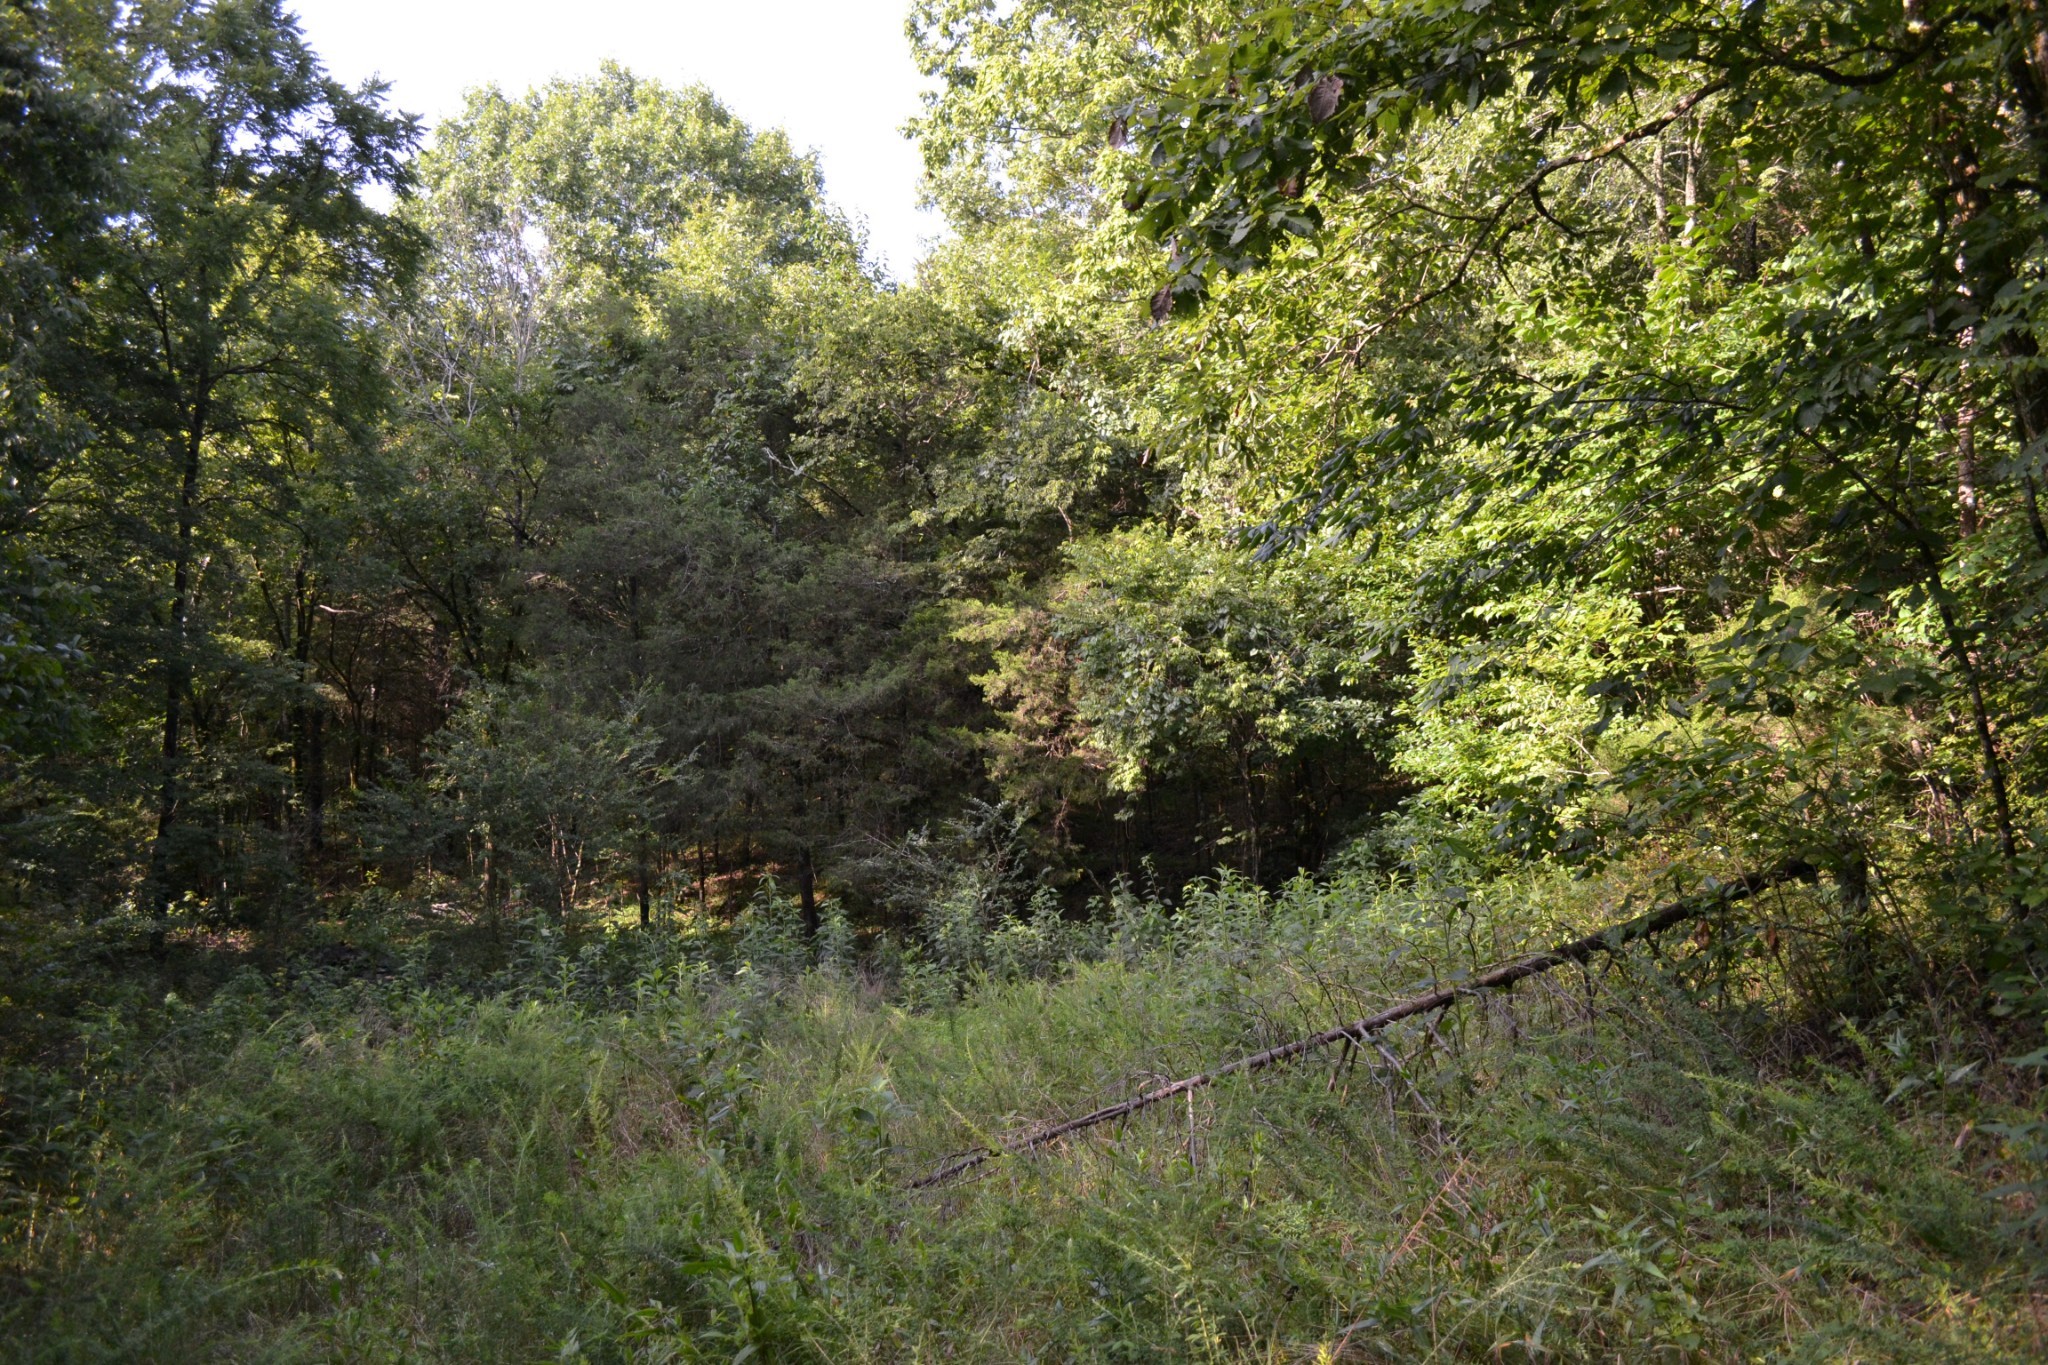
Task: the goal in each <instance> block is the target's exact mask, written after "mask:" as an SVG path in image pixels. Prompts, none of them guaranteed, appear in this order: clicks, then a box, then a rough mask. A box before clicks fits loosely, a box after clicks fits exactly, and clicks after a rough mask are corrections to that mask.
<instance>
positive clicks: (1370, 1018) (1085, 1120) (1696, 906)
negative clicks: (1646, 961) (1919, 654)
mask: <svg viewBox="0 0 2048 1365" xmlns="http://www.w3.org/2000/svg"><path fill="white" fill-rule="evenodd" d="M1814 878H1815V872H1814V869H1813V868H1812V867H1811V866H1809V865H1808V864H1806V863H1803V862H1799V861H1797V860H1794V861H1792V862H1788V863H1786V864H1784V865H1783V866H1781V867H1778V868H1776V869H1774V870H1772V871H1769V872H1753V873H1750V874H1748V875H1747V876H1744V877H1740V878H1737V879H1736V880H1735V881H1732V882H1726V883H1723V884H1722V885H1720V886H1718V887H1716V888H1715V889H1714V890H1713V891H1710V892H1708V893H1707V894H1705V895H1701V896H1691V897H1688V898H1686V899H1685V900H1680V901H1673V902H1672V903H1671V904H1669V905H1665V906H1660V907H1658V908H1657V909H1655V910H1652V911H1650V912H1649V913H1647V914H1644V915H1638V916H1637V917H1636V918H1634V919H1632V920H1625V921H1623V922H1622V923H1620V924H1615V925H1610V926H1608V927H1607V928H1605V929H1603V930H1601V931H1600V932H1599V933H1597V934H1588V935H1587V936H1586V937H1584V938H1580V939H1574V940H1572V941H1571V942H1569V943H1561V944H1559V945H1558V946H1557V947H1555V948H1552V949H1550V950H1549V951H1548V952H1542V953H1533V954H1531V955H1529V956H1527V957H1522V958H1517V959H1515V960H1514V961H1513V962H1507V963H1503V964H1502V965H1500V966H1498V967H1491V968H1488V969H1487V970H1486V971H1483V972H1480V973H1478V974H1476V975H1474V976H1470V977H1467V978H1466V979H1465V980H1463V981H1460V982H1457V983H1455V984H1453V985H1449V986H1442V987H1439V988H1438V989H1436V990H1433V991H1429V992H1427V993H1426V994H1423V995H1414V996H1410V997H1408V998H1407V999H1406V1000H1402V1001H1399V1002H1397V1003H1395V1004H1392V1005H1389V1006H1387V1007H1386V1008H1385V1009H1383V1010H1381V1011H1379V1012H1378V1013H1377V1014H1368V1015H1367V1016H1365V1018H1363V1019H1357V1020H1353V1021H1352V1022H1351V1023H1348V1024H1345V1025H1342V1026H1341V1027H1338V1028H1333V1029H1326V1030H1324V1031H1323V1032H1321V1033H1317V1034H1312V1035H1310V1036H1309V1037H1307V1038H1297V1039H1295V1040H1294V1041H1293V1042H1291V1043H1282V1044H1281V1045H1280V1046H1279V1047H1271V1048H1267V1049H1266V1050H1265V1051H1264V1052H1254V1053H1253V1054H1251V1055H1250V1056H1249V1057H1240V1058H1238V1059H1237V1060H1236V1061H1234V1062H1226V1063H1225V1064H1224V1065H1222V1066H1219V1067H1217V1068H1216V1069H1215V1070H1214V1071H1204V1072H1202V1073H1200V1074H1199V1075H1194V1076H1189V1077H1187V1078H1186V1079H1185V1080H1178V1081H1175V1082H1173V1083H1172V1084H1171V1085H1162V1086H1160V1087H1159V1088H1158V1089H1156V1090H1148V1091H1146V1092H1145V1093H1144V1094H1142V1095H1136V1096H1133V1097H1132V1098H1130V1099H1127V1100H1124V1101H1123V1102H1122V1103H1120V1104H1112V1105H1107V1106H1105V1107H1103V1108H1101V1109H1097V1110H1095V1111H1094V1112H1093V1113H1088V1114H1083V1115H1081V1117H1079V1118H1075V1119H1068V1120H1067V1121H1066V1122H1064V1123H1056V1124H1054V1125H1052V1126H1051V1127H1049V1128H1041V1129H1039V1130H1038V1131H1036V1132H1033V1133H1026V1134H1024V1135H1023V1136H1021V1137H1018V1138H1014V1139H1011V1140H1009V1141H1006V1142H1002V1143H1000V1144H999V1145H997V1146H994V1147H982V1148H980V1149H978V1150H976V1151H972V1152H967V1153H965V1154H963V1155H961V1156H959V1157H957V1158H956V1159H954V1160H953V1161H950V1162H948V1163H947V1164H946V1165H944V1166H941V1167H940V1168H939V1169H938V1170H936V1171H933V1172H932V1173H931V1174H930V1175H926V1176H921V1177H919V1178H918V1179H916V1180H913V1181H911V1182H910V1188H911V1189H913V1190H924V1189H930V1188H931V1187H932V1186H934V1185H943V1184H945V1183H946V1182H947V1181H949V1180H951V1179H953V1178H954V1177H955V1176H959V1175H964V1174H966V1173H967V1172H968V1171H971V1170H973V1169H975V1168H976V1167H977V1166H981V1165H983V1164H985V1163H987V1162H989V1161H992V1160H994V1159H995V1158H996V1157H999V1156H1014V1155H1017V1154H1019V1153H1022V1152H1028V1151H1032V1150H1033V1149H1035V1148H1038V1147H1042V1146H1044V1145H1045V1144H1046V1143H1048V1142H1052V1141H1054V1140H1055V1139H1058V1138H1063V1137H1065V1136H1066V1135H1067V1134H1069V1133H1078V1132H1080V1131H1081V1130H1082V1129H1084V1128H1093V1127H1095V1126H1096V1125H1097V1124H1103V1123H1109V1122H1112V1121H1114V1120H1116V1119H1120V1118H1124V1117H1126V1116H1128V1115H1131V1114H1135V1113H1137V1112H1138V1111H1139V1110H1140V1109H1148V1108H1150V1107H1151V1106H1153V1105H1155V1104H1158V1103H1159V1102H1161V1101H1162V1100H1170V1099H1172V1098H1173V1097H1174V1096H1176V1095H1185V1094H1187V1093H1188V1092H1189V1091H1191V1090H1199V1089H1201V1088H1202V1087H1203V1086H1205V1085H1213V1084H1215V1083H1216V1082H1217V1081H1219V1080H1222V1079H1223V1078H1224V1077H1225V1076H1234V1075H1236V1074H1237V1073H1239V1072H1241V1071H1262V1070H1264V1069H1265V1068H1266V1067H1269V1066H1272V1065H1274V1064H1275V1063H1276V1062H1284V1061H1287V1060H1289V1059H1290V1058H1294V1057H1299V1056H1301V1055H1302V1054H1303V1053H1305V1052H1313V1051H1315V1050H1316V1049H1318V1048H1324V1047H1328V1046H1329V1045H1330V1044H1332V1043H1341V1042H1345V1041H1350V1042H1353V1043H1364V1042H1365V1041H1366V1040H1367V1039H1369V1038H1370V1037H1372V1035H1374V1034H1376V1033H1378V1032H1380V1031H1381V1030H1382V1029H1384V1028H1386V1027H1387V1025H1389V1024H1394V1023H1399V1022H1400V1021H1401V1020H1403V1019H1411V1018H1413V1017H1415V1016H1416V1015H1418V1014H1430V1013H1433V1012H1435V1011H1437V1010H1442V1009H1448V1008H1449V1007H1450V1006H1452V1005H1454V1004H1456V1003H1457V1002H1458V1000H1459V998H1460V997H1462V996H1467V995H1475V994H1477V993H1479V992H1481V991H1496V990H1501V989H1503V988H1505V987H1508V986H1512V985H1514V984H1515V983H1516V982H1517V981H1522V980H1525V979H1527V978H1528V977H1532V976H1536V975H1538V974H1540V973H1543V972H1547V971H1550V970H1552V969H1553V968H1556V967H1562V966H1563V965H1564V964H1565V963H1567V962H1584V961H1586V960H1587V959H1588V958H1590V957H1592V956H1593V954H1595V953H1614V952H1619V951H1621V950H1622V949H1623V948H1625V947H1627V946H1628V945H1629V944H1631V943H1634V942H1636V941H1638V940H1640V939H1644V938H1648V937H1649V936H1651V935H1652V934H1659V933H1662V932H1663V931H1664V930H1666V929H1669V928H1671V927H1672V926H1673V925H1675V924H1683V923H1685V922H1686V921H1687V920H1691V919H1697V918H1698V917H1699V916H1701V915H1703V914H1705V913H1707V912H1708V911H1710V910H1713V909H1716V908H1718V907H1720V906H1724V905H1728V904H1730V903H1732V902H1734V901H1739V900H1743V899H1746V898H1748V897H1750V896H1754V895H1756V894H1757V893H1758V892H1760V891H1764V890H1767V889H1769V888H1770V887H1773V886H1778V885H1780V884H1782V883H1784V882H1789V881H1809V882H1810V881H1812V880H1814Z"/></svg>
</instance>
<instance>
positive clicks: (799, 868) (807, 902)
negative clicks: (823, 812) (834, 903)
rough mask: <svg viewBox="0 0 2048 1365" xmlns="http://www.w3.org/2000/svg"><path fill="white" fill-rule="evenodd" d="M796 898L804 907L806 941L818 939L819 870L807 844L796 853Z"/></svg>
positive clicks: (813, 941) (810, 941)
mask: <svg viewBox="0 0 2048 1365" xmlns="http://www.w3.org/2000/svg"><path fill="white" fill-rule="evenodd" d="M796 898H797V903H798V904H799V905H800V906H802V907H803V913H804V941H805V942H806V943H816V942H817V941H818V872H817V868H816V867H815V866H813V865H812V862H811V846H810V845H809V844H805V845H804V846H803V847H802V848H801V849H799V850H798V851H797V855H796Z"/></svg>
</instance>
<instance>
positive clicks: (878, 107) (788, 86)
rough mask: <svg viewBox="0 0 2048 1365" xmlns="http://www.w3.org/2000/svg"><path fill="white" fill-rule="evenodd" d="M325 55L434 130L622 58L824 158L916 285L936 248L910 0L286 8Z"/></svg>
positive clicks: (464, 0) (304, 4)
mask: <svg viewBox="0 0 2048 1365" xmlns="http://www.w3.org/2000/svg"><path fill="white" fill-rule="evenodd" d="M288 4H289V7H290V8H291V9H293V10H295V11H296V12H297V13H298V15H299V18H300V20H301V22H302V26H303V27H304V29H305V33H306V37H307V40H308V41H309V42H310V43H311V44H312V46H313V50H314V51H315V52H317V53H319V54H320V56H321V58H322V59H323V60H324V61H325V62H326V64H327V68H328V70H329V71H331V72H332V73H333V74H334V75H335V76H337V77H339V78H340V79H342V80H344V81H347V82H349V83H351V84H353V83H355V82H357V81H360V80H362V79H364V78H366V77H368V76H372V75H376V76H381V77H383V78H384V79H385V80H387V81H389V82H390V83H391V100H392V102H393V103H394V104H396V105H397V106H398V107H399V108H401V109H404V110H406V111H408V112H410V113H415V114H419V115H420V116H421V117H423V118H424V119H426V121H427V122H428V123H429V124H432V123H434V122H436V121H437V120H439V119H441V118H442V117H444V116H446V115H449V114H452V113H455V112H457V111H458V110H459V109H460V108H461V103H462V92H463V91H464V90H467V89H468V88H470V87H471V86H475V85H483V84H485V83H488V82H496V83H497V84H498V85H499V86H500V87H502V88H503V89H504V90H506V91H507V92H508V93H511V94H518V93H521V92H523V91H525V90H527V89H528V88H530V87H532V86H535V85H539V84H541V83H543V82H544V81H546V80H548V79H549V78H550V77H553V76H578V75H584V74H587V73H589V72H593V71H595V70H597V66H598V63H599V62H601V61H603V60H604V59H606V58H612V59H614V60H616V61H618V62H620V63H621V64H623V65H625V66H627V67H628V68H630V69H631V70H633V71H634V72H635V73H637V74H639V75H642V76H651V77H654V78H655V79H657V80H660V81H664V82H666V83H668V84H671V85H686V84H690V83H693V82H700V83H702V84H704V85H706V86H709V87H710V88H711V90H712V92H713V93H714V94H716V95H717V96H718V97H719V99H720V100H722V101H723V102H724V103H725V104H726V106H727V107H728V108H730V109H731V110H732V111H733V112H734V113H736V114H738V115H739V116H740V117H741V118H743V119H745V120H746V121H747V122H748V123H750V124H753V125H754V126H755V127H762V128H766V127H781V128H784V129H786V130H788V132H789V137H790V141H791V142H792V143H794V144H795V145H796V146H797V147H798V148H809V149H814V150H816V151H817V152H818V153H819V157H820V160H821V162H822V164H823V167H824V172H825V193H826V196H827V197H828V198H830V199H831V200H832V202H833V203H835V204H837V205H838V206H839V207H840V208H841V209H843V210H846V211H848V212H850V213H852V214H854V215H856V216H858V217H862V218H865V219H866V220H867V223H868V230H869V234H870V236H869V242H870V246H871V248H872V250H873V251H874V253H875V254H876V255H878V256H881V257H884V258H886V259H887V261H888V263H889V266H890V269H891V271H892V273H894V274H895V275H896V276H897V277H898V278H908V277H909V275H910V273H911V268H912V266H914V265H915V264H916V262H917V259H918V257H919V256H920V255H922V254H923V252H922V247H921V242H922V240H923V239H925V238H928V237H931V236H934V235H936V234H937V233H939V232H940V230H941V227H942V224H941V223H940V221H939V219H938V218H937V216H936V215H934V214H930V213H925V212H920V211H919V210H918V209H917V207H916V205H917V182H918V175H919V171H920V164H919V161H918V156H917V149H916V148H915V147H914V146H913V145H912V144H911V143H910V142H909V140H908V139H906V138H904V137H903V136H902V134H901V133H900V132H899V131H898V130H899V129H900V128H901V127H902V125H903V123H904V121H905V120H906V119H908V118H910V117H911V116H912V115H913V114H915V113H916V112H917V111H918V109H919V105H918V99H917V95H918V91H919V89H920V88H921V79H922V78H921V77H919V75H918V74H917V68H916V67H915V66H913V65H912V64H911V60H910V47H909V42H908V40H907V39H906V38H905V37H904V36H903V20H904V16H905V15H906V13H907V12H908V10H909V8H910V5H909V0H731V2H729V3H723V4H721V3H717V0H551V2H550V3H538V0H288Z"/></svg>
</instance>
